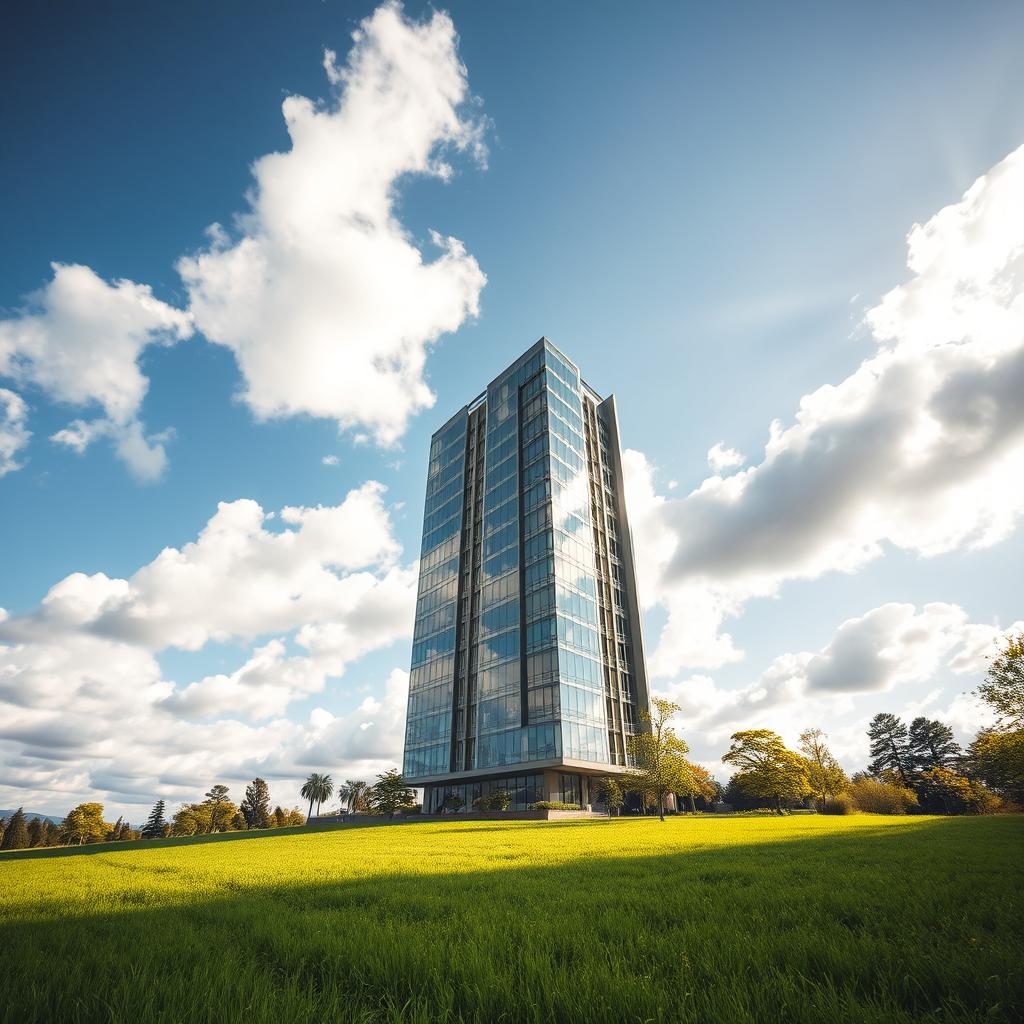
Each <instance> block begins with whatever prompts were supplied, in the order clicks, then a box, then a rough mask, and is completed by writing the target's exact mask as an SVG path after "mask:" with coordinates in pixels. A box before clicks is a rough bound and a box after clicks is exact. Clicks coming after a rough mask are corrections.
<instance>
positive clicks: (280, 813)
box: [270, 806, 288, 828]
mask: <svg viewBox="0 0 1024 1024" xmlns="http://www.w3.org/2000/svg"><path fill="white" fill-rule="evenodd" d="M287 824H288V815H287V814H285V812H284V809H283V808H282V807H280V806H277V807H275V808H274V815H273V819H272V821H271V826H270V827H271V828H284V826H285V825H287Z"/></svg>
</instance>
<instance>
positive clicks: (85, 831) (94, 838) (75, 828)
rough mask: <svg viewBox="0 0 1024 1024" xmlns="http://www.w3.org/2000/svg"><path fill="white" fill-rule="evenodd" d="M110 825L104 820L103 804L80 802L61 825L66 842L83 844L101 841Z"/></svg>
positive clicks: (62, 836)
mask: <svg viewBox="0 0 1024 1024" xmlns="http://www.w3.org/2000/svg"><path fill="white" fill-rule="evenodd" d="M109 831H110V826H109V825H108V824H107V823H106V822H105V821H104V820H103V804H98V803H84V804H79V805H78V806H77V807H75V808H73V809H72V810H71V811H69V812H68V816H67V817H66V818H65V819H64V823H63V825H62V826H61V838H62V839H63V840H64V842H65V843H68V844H73V845H77V846H81V845H82V844H83V843H101V842H103V840H104V839H106V837H107V833H108V832H109Z"/></svg>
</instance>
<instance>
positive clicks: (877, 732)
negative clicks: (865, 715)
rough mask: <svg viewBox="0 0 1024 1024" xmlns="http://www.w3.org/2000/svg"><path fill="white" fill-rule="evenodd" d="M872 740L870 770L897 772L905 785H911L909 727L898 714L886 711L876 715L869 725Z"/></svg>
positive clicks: (873, 771) (869, 735) (869, 734)
mask: <svg viewBox="0 0 1024 1024" xmlns="http://www.w3.org/2000/svg"><path fill="white" fill-rule="evenodd" d="M868 739H869V740H871V763H870V764H869V765H868V771H870V772H871V774H872V775H876V776H877V775H881V774H882V773H883V772H886V771H890V772H895V773H896V774H897V775H899V777H900V781H901V782H902V783H903V785H904V786H909V785H910V776H911V770H912V763H911V757H910V746H909V740H908V734H907V727H906V725H905V724H904V722H903V720H902V719H901V718H899V717H897V716H896V715H890V714H888V713H886V712H883V713H881V714H878V715H875V717H874V718H872V719H871V724H870V725H869V726H868Z"/></svg>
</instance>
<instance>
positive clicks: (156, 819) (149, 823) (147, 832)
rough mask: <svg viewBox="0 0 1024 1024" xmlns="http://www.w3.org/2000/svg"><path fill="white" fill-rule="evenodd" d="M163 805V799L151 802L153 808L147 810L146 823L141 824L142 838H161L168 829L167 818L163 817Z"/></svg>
mask: <svg viewBox="0 0 1024 1024" xmlns="http://www.w3.org/2000/svg"><path fill="white" fill-rule="evenodd" d="M165 806H166V805H165V804H164V802H163V800H157V802H156V803H155V804H153V810H151V811H150V812H149V817H148V818H147V819H146V824H145V825H143V826H142V838H143V839H163V838H164V836H166V835H167V833H168V832H169V831H170V829H169V827H168V825H167V820H166V819H165V818H164V807H165Z"/></svg>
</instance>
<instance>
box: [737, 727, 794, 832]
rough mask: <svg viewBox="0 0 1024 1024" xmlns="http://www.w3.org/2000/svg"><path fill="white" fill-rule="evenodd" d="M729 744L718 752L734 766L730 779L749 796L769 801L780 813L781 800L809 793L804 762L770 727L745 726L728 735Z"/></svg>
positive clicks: (788, 799) (792, 799)
mask: <svg viewBox="0 0 1024 1024" xmlns="http://www.w3.org/2000/svg"><path fill="white" fill-rule="evenodd" d="M731 738H732V746H731V747H730V748H729V750H728V751H727V752H726V753H725V754H723V755H722V760H723V761H724V762H725V763H726V764H731V765H735V766H736V768H737V769H739V770H738V771H737V772H736V775H735V776H734V779H733V781H734V782H735V784H736V785H737V786H738V787H739V788H740V789H741V790H742V791H743V792H745V793H748V794H749V795H750V796H753V797H759V798H761V799H765V800H773V801H774V802H775V809H776V810H777V811H778V812H779V813H780V814H781V813H782V801H783V800H785V801H787V802H790V801H794V800H802V799H803V798H804V797H805V796H809V795H810V794H811V786H810V783H809V782H808V781H807V762H806V761H805V760H804V759H803V758H802V757H801V756H800V755H799V754H797V753H795V752H794V751H792V750H789V749H788V748H787V747H786V745H785V743H783V742H782V737H781V736H780V735H779V734H778V733H776V732H772V731H771V729H746V730H743V731H741V732H734V733H733V734H732V737H731Z"/></svg>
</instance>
